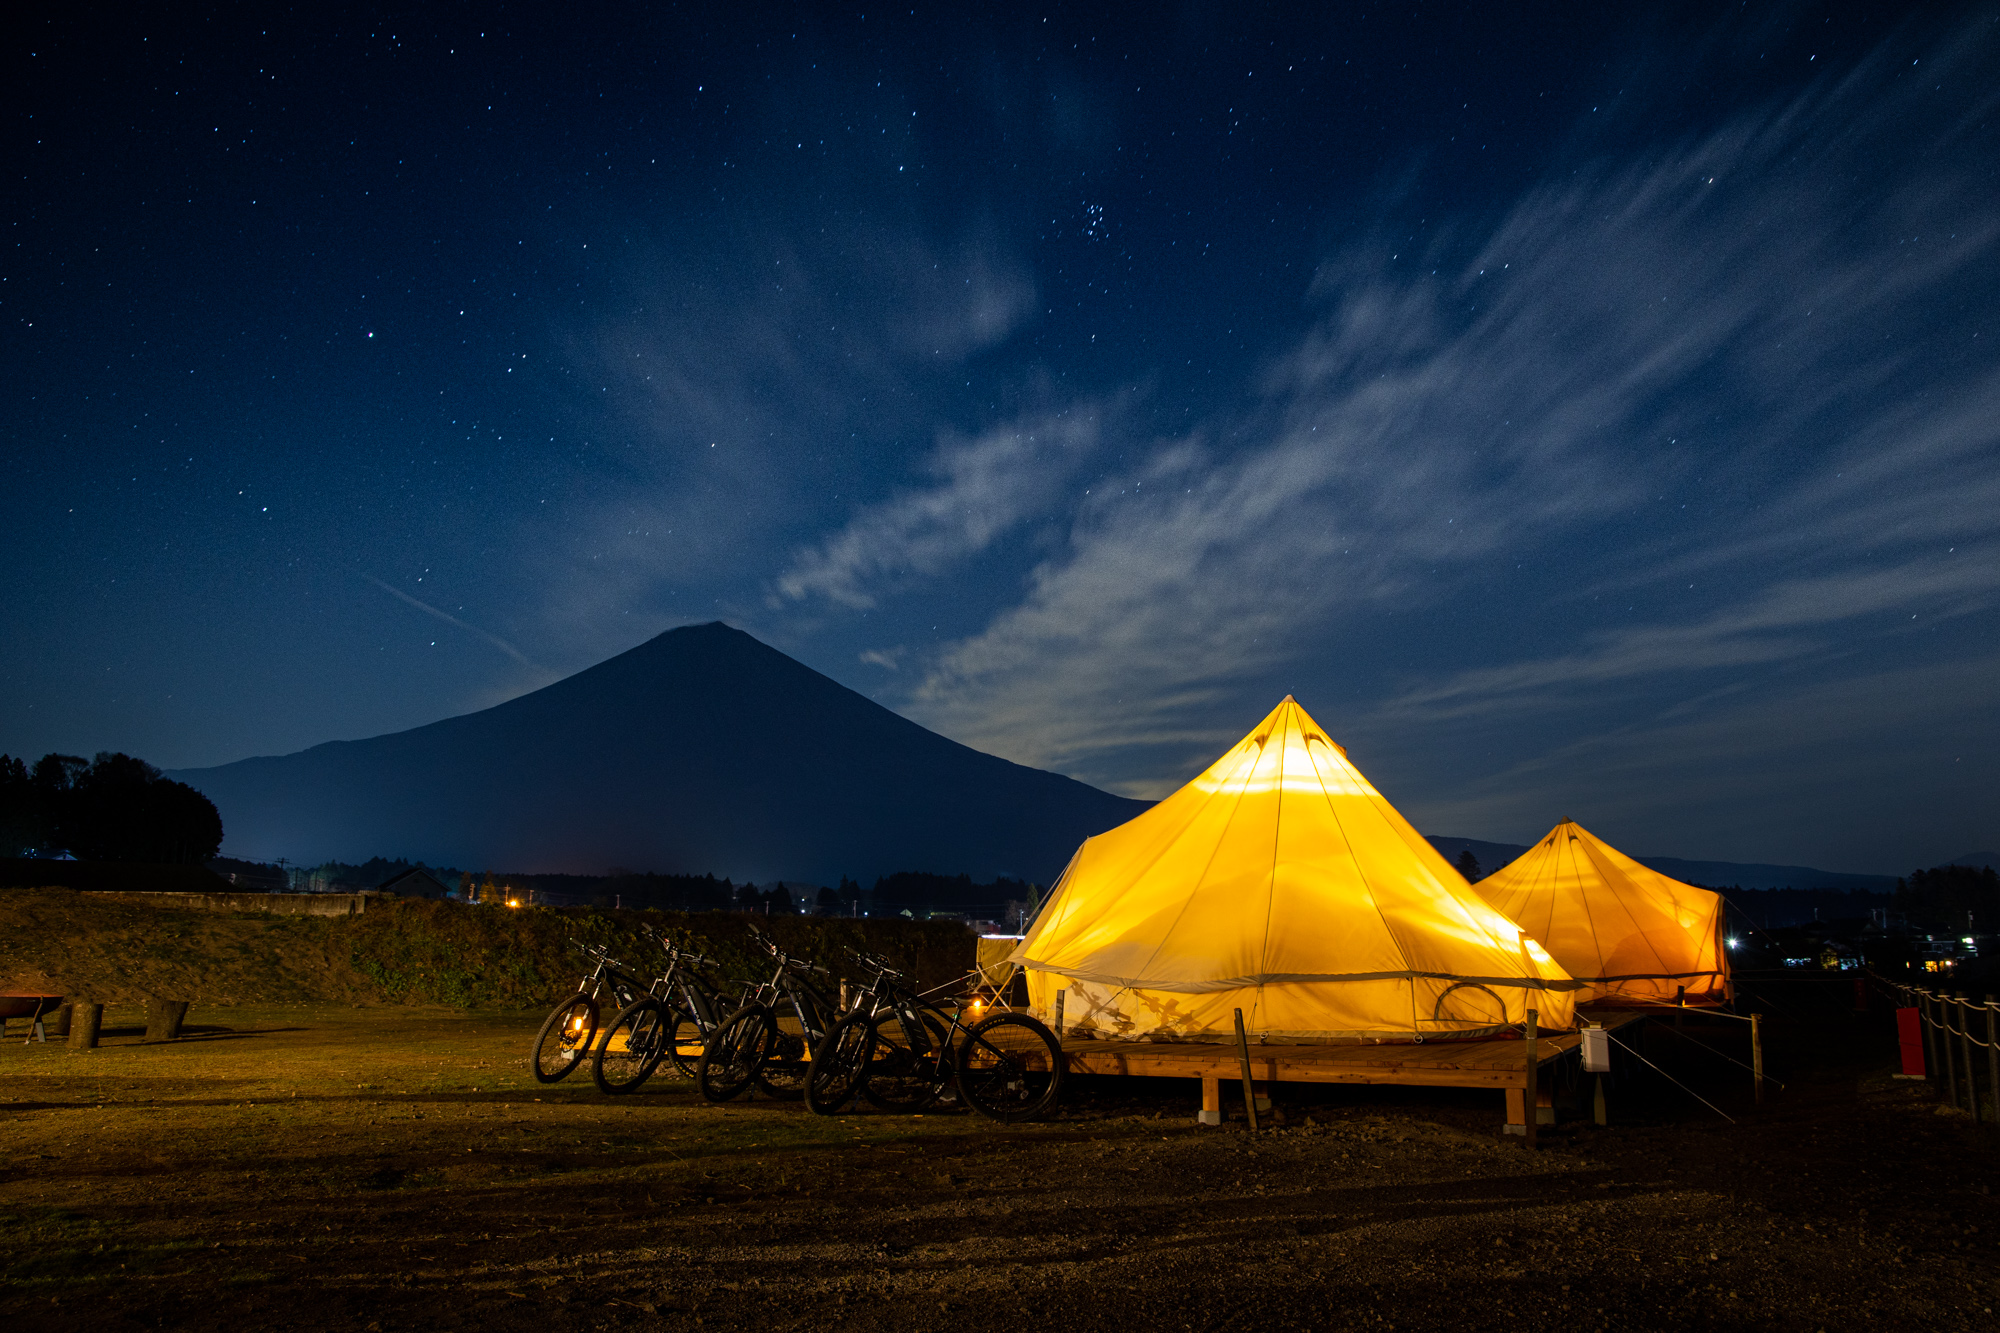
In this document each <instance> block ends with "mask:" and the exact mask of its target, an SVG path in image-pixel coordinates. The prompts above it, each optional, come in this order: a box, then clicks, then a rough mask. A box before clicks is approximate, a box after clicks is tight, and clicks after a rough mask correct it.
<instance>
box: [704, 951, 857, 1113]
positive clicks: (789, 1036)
mask: <svg viewBox="0 0 2000 1333" xmlns="http://www.w3.org/2000/svg"><path fill="white" fill-rule="evenodd" d="M750 937H751V938H752V939H753V940H755V941H756V942H757V944H758V945H759V946H760V947H762V948H763V950H764V951H765V952H766V953H768V954H770V955H771V956H772V958H774V959H776V960H777V970H776V971H775V972H774V973H773V974H772V976H771V979H770V980H769V981H767V982H765V983H763V984H762V985H761V986H759V987H757V989H756V990H755V991H754V992H753V993H752V994H751V995H750V996H749V997H748V998H747V1000H746V1002H745V1003H744V1005H743V1007H742V1008H740V1009H738V1010H737V1011H736V1012H735V1013H733V1014H731V1015H730V1016H729V1017H728V1018H725V1019H724V1020H723V1021H722V1026H721V1027H719V1028H717V1029H716V1031H715V1033H714V1035H713V1036H712V1037H711V1038H710V1039H709V1041H708V1044H707V1045H706V1046H705V1047H704V1048H703V1050H702V1053H701V1062H700V1063H699V1064H698V1065H696V1066H695V1086H696V1087H697V1088H699V1089H700V1090H701V1095H702V1096H703V1097H705V1098H707V1099H708V1100H709V1101H711V1102H726V1101H728V1100H729V1099H730V1098H732V1097H735V1096H737V1095H739V1094H740V1093H742V1092H743V1090H744V1089H746V1088H748V1087H749V1086H750V1085H751V1084H752V1083H755V1084H756V1085H757V1086H758V1087H760V1088H762V1089H763V1090H764V1091H765V1092H767V1093H769V1094H770V1095H771V1096H773V1097H777V1098H780V1099H783V1100H786V1101H795V1100H797V1099H798V1098H799V1097H802V1096H804V1095H805V1086H806V1070H807V1068H808V1066H809V1064H810V1062H811V1055H812V1052H813V1049H814V1048H815V1047H817V1046H818V1045H819V1043H820V1041H821V1040H822V1039H823V1038H824V1037H825V1036H826V1034H827V1031H828V1030H829V1029H830V1028H832V1026H833V1022H834V1019H835V1017H836V1016H837V1014H838V1010H837V1008H836V1006H835V1005H834V1002H833V1001H832V1000H830V999H829V998H828V997H827V996H826V994H825V993H824V992H822V991H821V990H819V989H818V988H817V987H816V986H814V985H813V984H812V982H810V981H808V980H807V979H806V975H805V974H806V973H808V972H818V973H821V974H822V975H823V974H825V972H826V969H825V968H823V967H819V966H817V965H815V964H814V963H813V962H812V961H811V960H809V959H805V958H794V957H792V956H791V955H789V954H787V953H785V952H784V950H782V949H780V948H779V947H778V946H777V944H776V943H775V942H773V941H772V940H770V939H768V938H767V937H766V936H765V935H764V933H763V932H762V931H760V930H758V929H757V928H756V927H755V926H752V927H750Z"/></svg>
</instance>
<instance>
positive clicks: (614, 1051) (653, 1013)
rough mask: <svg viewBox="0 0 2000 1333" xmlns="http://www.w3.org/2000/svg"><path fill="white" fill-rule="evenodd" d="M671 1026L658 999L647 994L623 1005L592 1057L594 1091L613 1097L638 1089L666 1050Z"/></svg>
mask: <svg viewBox="0 0 2000 1333" xmlns="http://www.w3.org/2000/svg"><path fill="white" fill-rule="evenodd" d="M670 1026H671V1025H670V1023H669V1022H668V1014H667V1010H666V1007H665V1006H664V1005H662V1004H661V1003H660V1002H659V1001H658V1000H655V999H652V998H650V997H648V998H645V999H640V1000H635V1001H633V1002H632V1003H631V1004H628V1005H626V1006H625V1008H624V1010H623V1011H622V1012H621V1013H620V1014H619V1015H618V1017H616V1018H614V1019H612V1020H611V1025H610V1026H609V1027H607V1028H605V1029H604V1040H603V1041H601V1042H599V1043H598V1044H597V1054H596V1055H595V1056H593V1057H592V1058H591V1061H590V1078H591V1081H592V1082H593V1083H595V1084H597V1090H598V1091H599V1092H606V1093H610V1094H612V1095H613V1096H619V1095H622V1094H624V1093H628V1092H636V1091H638V1089H639V1086H640V1085H641V1084H642V1083H644V1082H645V1081H646V1080H647V1079H649V1078H651V1077H652V1076H653V1071H654V1070H655V1069H657V1068H659V1065H660V1060H661V1059H662V1058H663V1057H664V1056H665V1055H666V1053H667V1046H666V1037H667V1032H668V1030H669V1028H670Z"/></svg>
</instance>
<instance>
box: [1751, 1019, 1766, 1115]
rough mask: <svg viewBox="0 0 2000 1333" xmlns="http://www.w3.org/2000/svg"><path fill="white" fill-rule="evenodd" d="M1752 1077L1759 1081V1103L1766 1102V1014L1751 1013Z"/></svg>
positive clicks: (1760, 1104)
mask: <svg viewBox="0 0 2000 1333" xmlns="http://www.w3.org/2000/svg"><path fill="white" fill-rule="evenodd" d="M1750 1077H1751V1078H1752V1079H1754V1080H1756V1083H1757V1105H1759V1106H1762V1105H1763V1104H1764V1015H1762V1014H1752V1015H1750Z"/></svg>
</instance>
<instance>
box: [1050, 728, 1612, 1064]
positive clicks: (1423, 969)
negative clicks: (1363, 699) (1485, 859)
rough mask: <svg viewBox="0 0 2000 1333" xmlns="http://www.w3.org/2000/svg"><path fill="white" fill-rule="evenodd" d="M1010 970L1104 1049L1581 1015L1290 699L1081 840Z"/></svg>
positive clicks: (1528, 949)
mask: <svg viewBox="0 0 2000 1333" xmlns="http://www.w3.org/2000/svg"><path fill="white" fill-rule="evenodd" d="M1013 958H1014V960H1015V961H1016V962H1019V963H1021V964H1022V965H1023V966H1024V967H1025V968H1027V969H1028V993H1029V998H1030V1002H1031V1004H1032V1005H1033V1007H1034V1010H1035V1012H1036V1013H1037V1014H1039V1015H1040V1016H1042V1017H1043V1018H1045V1019H1046V1018H1049V1017H1051V1016H1052V1014H1053V1010H1054V1004H1055V993H1056V991H1057V990H1058V989H1062V990H1065V991H1067V994H1066V996H1065V997H1064V1012H1063V1023H1064V1026H1065V1027H1068V1028H1072V1029H1074V1028H1077V1027H1081V1028H1083V1029H1085V1030H1086V1031H1087V1032H1090V1033H1094V1034H1097V1035H1102V1036H1107V1037H1141V1036H1146V1037H1152V1038H1156V1039H1171V1038H1179V1039H1186V1040H1222V1039H1228V1038H1231V1037H1233V1035H1234V1030H1235V1028H1234V1015H1233V1011H1234V1010H1235V1009H1237V1008H1241V1009H1242V1010H1243V1017H1244V1022H1245V1024H1246V1026H1247V1027H1248V1029H1249V1030H1250V1031H1251V1032H1252V1033H1254V1034H1257V1036H1258V1037H1259V1038H1261V1039H1266V1040H1283V1041H1299V1040H1305V1041H1315V1040H1317V1041H1326V1040H1342V1039H1361V1040H1378V1041H1381V1040H1386V1041H1408V1040H1414V1039H1421V1038H1430V1037H1440V1036H1471V1035H1477V1034H1482V1033H1490V1032H1492V1031H1494V1030H1496V1029H1499V1028H1502V1027H1505V1026H1507V1025H1510V1024H1516V1023H1520V1022H1523V1021H1524V1020H1525V1018H1526V1013H1527V1010H1528V1009H1530V1008H1534V1009H1536V1010H1538V1011H1539V1012H1538V1018H1539V1021H1540V1023H1541V1024H1542V1025H1543V1026H1544V1027H1548V1028H1566V1027H1568V1026H1570V1023H1571V1021H1572V1010H1573V1004H1572V999H1571V994H1570V992H1571V991H1572V990H1573V989H1574V983H1573V982H1571V980H1570V978H1569V975H1568V974H1567V973H1565V972H1564V971H1563V970H1562V968H1561V967H1559V966H1557V965H1556V963H1555V960H1554V959H1552V958H1551V957H1550V956H1549V955H1548V953H1547V952H1545V951H1544V950H1543V949H1542V947H1541V946H1540V945H1539V944H1538V943H1536V942H1535V941H1534V940H1533V939H1530V938H1528V937H1527V936H1526V935H1525V934H1524V933H1523V932H1522V931H1521V929H1520V928H1519V927H1518V926H1516V925H1515V924H1514V923H1513V922H1512V921H1510V920H1508V919H1507V918H1506V917H1505V916H1503V915H1501V914H1500V913H1499V912H1496V911H1495V910H1493V909H1492V908H1491V907H1489V906H1487V904H1486V903H1485V902H1484V901H1483V900H1481V899H1480V898H1479V896H1478V895H1477V894H1474V893H1473V892H1472V891H1471V890H1470V889H1469V888H1468V887H1467V886H1466V883H1465V880H1464V879H1463V878H1462V877H1461V876H1460V875H1459V873H1458V872H1457V871H1456V870H1454V869H1452V868H1451V866H1450V865H1449V864H1448V863H1447V862H1446V861H1445V859H1444V858H1443V856H1441V855H1440V854H1439V853H1438V851H1437V849H1435V848H1434V847H1432V846H1431V845H1430V843H1428V842H1426V841H1425V840H1424V838H1423V836H1422V835H1421V834H1419V833H1418V832H1417V831H1416V830H1415V829H1414V828H1412V827H1411V826H1410V824H1409V822H1408V821H1407V820H1405V819H1404V818H1403V817H1402V815H1400V814H1398V813H1397V812H1396V809H1395V807H1393V806H1391V805H1390V804H1389V802H1388V801H1387V800H1385V799H1383V797H1382V794H1381V793H1380V792H1378V791H1376V790H1375V788H1374V787H1373V786H1371V785H1370V784H1369V782H1368V780H1367V779H1366V778H1364V777H1363V776H1362V775H1361V773H1360V771H1359V770H1357V769H1356V768H1355V767H1354V765H1353V764H1351V763H1349V762H1348V760H1347V755H1346V752H1345V751H1343V750H1342V749H1341V748H1340V747H1339V746H1338V745H1335V744H1334V743H1333V742H1332V741H1331V740H1329V739H1328V738H1327V735H1326V733H1325V732H1324V731H1323V730H1322V729H1321V728H1320V726H1319V725H1318V724H1317V723H1315V722H1314V721H1313V720H1312V718H1311V717H1309V716H1308V715H1307V714H1306V711H1305V710H1304V709H1303V708H1301V707H1299V705H1298V704H1297V703H1296V702H1295V701H1293V700H1292V698H1291V697H1290V696H1287V697H1286V699H1285V701H1284V702H1283V703H1281V704H1279V705H1278V707H1277V708H1275V709H1273V710H1272V712H1271V714H1270V715H1269V716H1268V717H1266V718H1265V719H1264V720H1263V721H1262V722H1260V723H1258V724H1257V727H1256V729H1255V730H1254V731H1252V732H1251V733H1250V735H1248V736H1246V737H1245V738H1244V739H1243V740H1242V741H1241V742H1240V743H1238V744H1237V745H1236V746H1235V747H1234V748H1232V749H1231V750H1230V751H1229V752H1228V753H1227V754H1225V755H1223V756H1222V758H1220V759H1218V760H1217V761H1216V762H1215V763H1214V764H1213V765H1211V766H1210V767H1209V768H1208V770H1207V771H1205V772H1203V773H1202V774H1201V775H1200V776H1199V777H1197V778H1195V779H1194V781H1192V782H1190V783H1188V784H1187V785H1186V786H1185V787H1183V788H1181V789H1180V790H1179V791H1178V792H1176V793H1174V794H1173V795H1172V796H1169V797H1168V798H1167V799H1165V800H1164V801H1161V802H1160V803H1159V804H1158V805H1156V806H1154V807H1153V808H1152V809H1150V810H1148V811H1146V812H1145V813H1144V814H1142V815H1140V816H1138V817H1137V818H1136V819H1133V820H1131V821H1130V822H1128V823H1125V824H1121V825H1119V826H1118V827H1117V828H1114V829H1112V830H1110V831H1109V832H1107V833H1101V834H1099V835H1098V836H1096V837H1094V838H1090V839H1088V840H1086V841H1085V842H1084V844H1083V846H1082V847H1080V848H1079V849H1078V850H1077V853H1076V855H1075V856H1074V857H1073V858H1072V859H1071V861H1070V864H1069V868H1068V869H1067V870H1065V871H1064V872H1063V877H1062V879H1061V880H1059V881H1058V882H1057V884H1056V887H1055V889H1054V891H1053V892H1052V893H1051V895H1050V899H1049V903H1048V905H1047V906H1046V907H1045V908H1044V909H1043V911H1042V913H1041V915H1040V916H1039V917H1038V918H1037V919H1036V921H1035V924H1034V926H1033V927H1032V928H1031V929H1030V931H1029V932H1028V935H1027V937H1026V938H1025V939H1023V940H1022V942H1021V945H1020V947H1019V948H1017V949H1016V950H1015V951H1014V954H1013Z"/></svg>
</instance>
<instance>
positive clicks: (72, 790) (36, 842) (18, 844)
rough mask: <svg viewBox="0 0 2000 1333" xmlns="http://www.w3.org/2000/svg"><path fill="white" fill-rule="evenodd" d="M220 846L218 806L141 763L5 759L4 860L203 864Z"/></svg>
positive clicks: (0, 804) (0, 815)
mask: <svg viewBox="0 0 2000 1333" xmlns="http://www.w3.org/2000/svg"><path fill="white" fill-rule="evenodd" d="M221 846H222V816H221V814H219V813H218V812H217V811H216V808H215V803H214V802H213V801H211V800H209V799H208V798H207V797H206V796H203V795H202V794H201V793H200V792H198V791H196V790H195V789H194V788H192V787H190V786H188V785H187V784H186V783H184V782H175V781H173V780H172V779H170V778H165V777H162V776H161V775H160V770H159V769H157V768H154V767H153V766H152V765H151V764H149V763H147V762H146V761H145V760H143V759H135V758H133V757H132V756H131V755H129V754H114V753H111V752H108V751H106V752H101V753H99V754H98V756H97V757H96V758H95V759H84V758H82V757H81V756H79V755H73V754H46V755H43V756H42V757H41V758H40V759H38V760H36V761H35V764H34V766H33V767H32V768H30V767H29V766H28V763H27V761H26V760H25V759H16V758H14V757H13V756H12V755H0V855H6V856H61V855H64V854H68V855H70V856H73V857H75V858H77V859H78V860H80V861H148V862H156V863H162V862H163V863H168V864H174V865H199V864H200V863H202V862H204V861H206V860H208V859H209V858H210V857H212V856H214V855H215V853H216V851H217V850H218V849H219V848H220V847H221Z"/></svg>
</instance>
